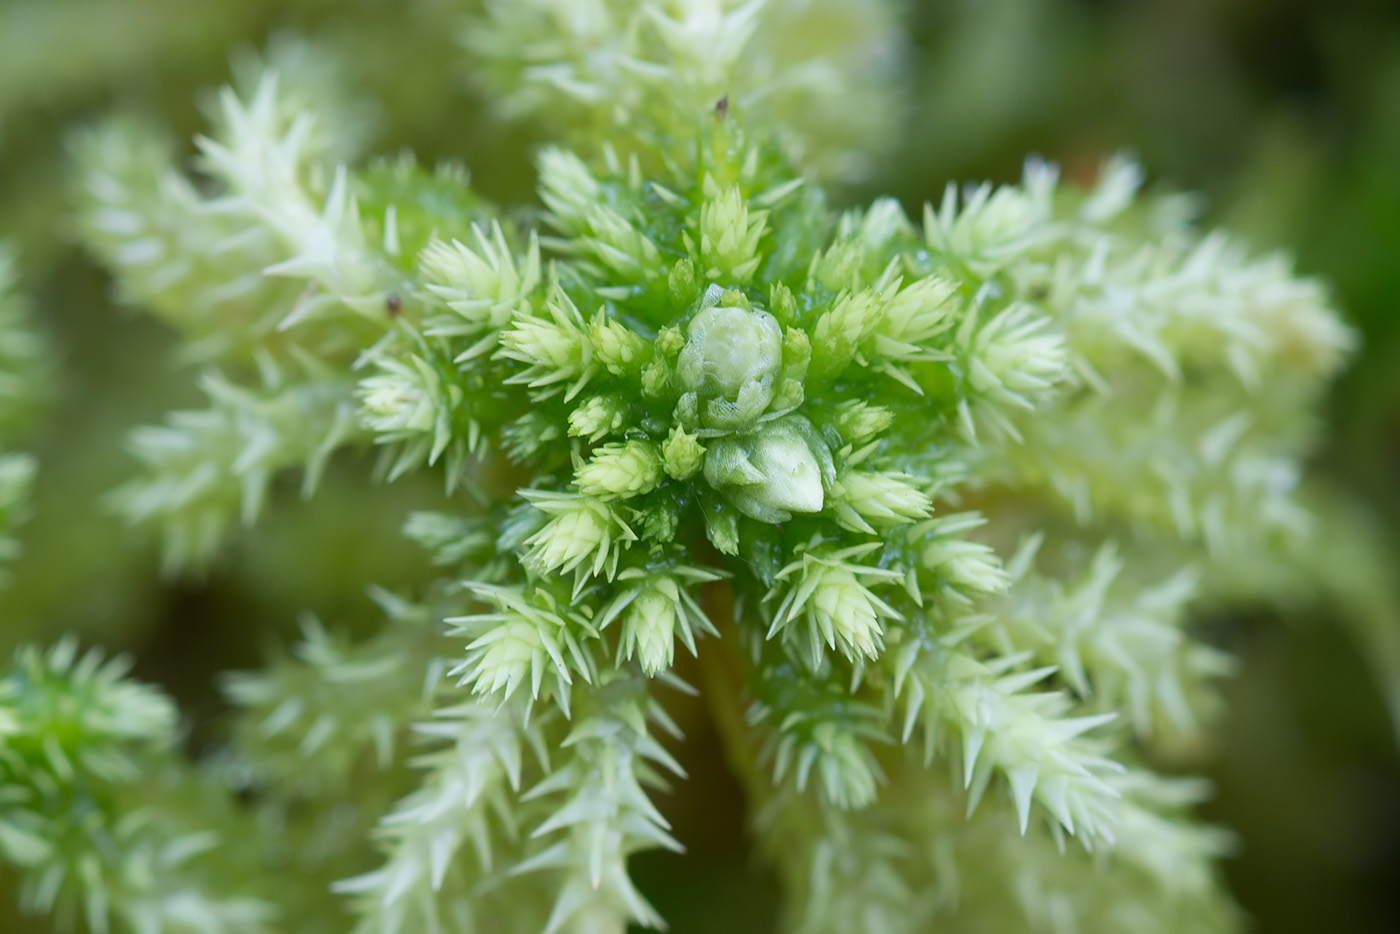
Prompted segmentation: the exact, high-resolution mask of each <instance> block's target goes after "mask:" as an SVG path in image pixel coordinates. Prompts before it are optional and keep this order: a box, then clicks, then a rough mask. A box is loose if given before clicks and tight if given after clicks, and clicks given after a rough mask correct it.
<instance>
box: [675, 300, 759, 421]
mask: <svg viewBox="0 0 1400 934" xmlns="http://www.w3.org/2000/svg"><path fill="white" fill-rule="evenodd" d="M725 297H729V296H728V295H726V296H725ZM782 365H783V329H782V326H781V325H780V324H778V319H777V318H775V317H773V316H772V315H770V314H769V313H768V312H766V311H759V310H757V309H754V310H750V309H748V308H741V307H737V306H730V305H723V306H714V307H711V308H706V309H705V310H703V311H701V312H700V313H699V314H697V315H696V316H695V318H694V319H693V320H692V321H691V322H690V333H689V339H688V340H687V341H686V344H685V347H684V348H683V349H682V350H681V353H680V357H679V358H678V359H677V360H676V375H677V376H678V377H679V378H680V382H681V385H682V386H684V387H685V388H686V390H687V393H686V395H687V396H691V394H694V395H693V396H691V399H686V398H684V397H683V398H682V401H681V404H682V406H684V407H685V408H687V409H689V408H690V407H691V406H697V405H698V415H699V416H700V421H701V423H702V424H703V425H704V426H705V427H706V428H714V429H729V430H735V429H743V428H745V427H748V426H751V425H752V424H753V423H754V422H755V421H757V420H758V418H759V416H761V415H762V414H763V413H764V412H765V411H767V409H768V406H769V404H770V403H771V402H772V401H773V398H774V396H776V395H777V392H778V372H779V370H780V369H781V368H782Z"/></svg>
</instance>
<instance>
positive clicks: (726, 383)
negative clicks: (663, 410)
mask: <svg viewBox="0 0 1400 934" xmlns="http://www.w3.org/2000/svg"><path fill="white" fill-rule="evenodd" d="M707 299H708V300H709V302H710V304H709V306H708V307H705V308H702V310H701V311H700V312H699V313H698V314H696V315H695V317H694V318H693V319H691V321H690V325H689V328H688V332H687V339H686V343H685V346H684V347H683V348H682V349H681V351H680V354H679V356H678V357H677V359H676V375H677V376H678V378H679V381H680V384H681V386H682V387H683V388H684V390H685V392H684V394H683V395H682V396H681V399H680V402H679V404H678V405H677V415H678V417H679V418H680V419H681V421H683V422H689V423H691V424H692V425H694V426H695V427H696V429H697V431H698V433H699V434H701V435H703V436H705V437H709V438H714V439H716V440H714V441H713V442H712V443H710V445H709V449H708V452H707V454H706V457H705V479H706V480H707V481H708V482H709V483H710V485H711V486H712V487H714V488H715V489H716V490H718V491H720V492H722V493H724V494H725V495H726V497H727V498H728V499H729V501H730V502H731V503H732V504H733V505H734V506H735V508H737V509H738V510H739V511H740V512H742V513H744V514H745V515H747V516H751V517H753V518H755V519H760V520H762V521H765V522H780V521H783V520H785V519H789V518H791V517H792V514H793V513H816V512H821V510H822V507H823V505H824V504H825V497H826V490H827V489H829V488H830V486H831V483H832V481H833V479H834V476H835V470H834V466H833V463H832V458H831V451H830V449H829V448H828V447H827V445H826V444H825V442H823V441H822V439H821V437H820V435H819V433H818V432H817V430H816V429H815V428H814V427H813V425H812V423H811V422H809V421H808V420H807V419H806V418H803V417H802V416H800V415H795V414H791V413H792V410H793V409H795V408H796V407H797V406H798V405H799V404H800V402H801V400H802V385H801V375H802V371H803V370H805V366H806V361H807V358H808V356H809V351H808V345H807V341H806V340H805V337H806V335H805V334H802V333H801V332H800V331H795V330H789V332H788V334H787V335H784V332H783V327H782V325H781V324H779V322H778V319H777V318H775V317H774V316H773V315H771V314H769V313H768V312H766V311H763V310H761V309H757V308H753V307H751V306H750V304H749V302H748V301H747V299H745V298H744V297H743V295H742V294H740V293H737V292H723V293H720V292H718V290H715V291H714V292H713V293H712V294H711V295H709V296H707Z"/></svg>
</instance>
